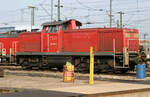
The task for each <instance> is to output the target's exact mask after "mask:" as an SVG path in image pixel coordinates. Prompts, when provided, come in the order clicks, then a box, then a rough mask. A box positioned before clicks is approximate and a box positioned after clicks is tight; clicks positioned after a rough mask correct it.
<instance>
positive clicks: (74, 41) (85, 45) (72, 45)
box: [64, 29, 99, 52]
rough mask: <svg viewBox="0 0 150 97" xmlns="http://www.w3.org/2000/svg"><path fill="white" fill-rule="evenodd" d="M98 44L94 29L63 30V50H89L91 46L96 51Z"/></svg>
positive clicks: (96, 32)
mask: <svg viewBox="0 0 150 97" xmlns="http://www.w3.org/2000/svg"><path fill="white" fill-rule="evenodd" d="M98 45H99V42H98V31H97V30H96V29H90V30H87V29H82V30H70V31H67V32H64V52H89V50H90V47H91V46H93V47H94V51H95V52H97V51H98Z"/></svg>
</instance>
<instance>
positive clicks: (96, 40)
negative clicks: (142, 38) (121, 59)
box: [64, 28, 139, 53]
mask: <svg viewBox="0 0 150 97" xmlns="http://www.w3.org/2000/svg"><path fill="white" fill-rule="evenodd" d="M91 46H93V47H94V50H95V52H104V53H105V52H114V50H115V52H116V53H122V52H123V50H124V48H129V51H135V52H136V51H138V50H139V38H138V31H137V30H135V29H134V30H131V29H126V28H125V29H118V28H111V29H110V28H96V29H81V30H68V31H64V51H65V52H89V48H90V47H91Z"/></svg>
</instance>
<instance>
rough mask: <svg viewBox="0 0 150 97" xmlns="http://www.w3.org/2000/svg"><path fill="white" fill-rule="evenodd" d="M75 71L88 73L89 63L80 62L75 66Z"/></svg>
mask: <svg viewBox="0 0 150 97" xmlns="http://www.w3.org/2000/svg"><path fill="white" fill-rule="evenodd" d="M75 71H76V72H81V73H89V64H88V63H80V64H78V65H77V66H76V67H75Z"/></svg>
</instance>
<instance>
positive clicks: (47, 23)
mask: <svg viewBox="0 0 150 97" xmlns="http://www.w3.org/2000/svg"><path fill="white" fill-rule="evenodd" d="M71 20H74V19H70V20H66V21H54V22H46V23H43V24H42V26H54V25H60V24H66V23H69V22H70V21H71ZM75 21H76V24H77V26H82V23H81V22H79V21H77V20H75Z"/></svg>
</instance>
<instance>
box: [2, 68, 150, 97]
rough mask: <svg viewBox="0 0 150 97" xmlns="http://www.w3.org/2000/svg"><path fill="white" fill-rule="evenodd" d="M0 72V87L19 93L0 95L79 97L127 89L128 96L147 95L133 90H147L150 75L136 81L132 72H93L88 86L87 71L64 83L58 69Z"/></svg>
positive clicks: (125, 90)
mask: <svg viewBox="0 0 150 97" xmlns="http://www.w3.org/2000/svg"><path fill="white" fill-rule="evenodd" d="M4 71H5V76H4V77H2V78H0V87H1V88H3V89H19V92H16V93H5V94H1V93H0V97H66V96H77V97H78V96H81V97H83V96H82V95H87V97H114V96H110V95H114V94H115V95H117V94H118V93H121V94H123V93H131V92H132V95H133V94H134V97H149V96H146V95H145V96H139V94H138V96H135V92H140V93H141V94H142V92H141V91H144V92H146V91H148V92H149V91H150V75H148V76H147V78H146V79H143V80H138V79H136V74H135V72H130V73H127V74H123V75H121V74H96V75H95V76H94V77H95V84H94V85H89V82H88V81H89V80H88V76H89V75H88V74H81V73H76V74H75V82H74V83H64V82H63V79H62V78H63V76H62V72H58V71H31V70H30V71H27V70H15V69H12V70H10V69H5V70H4ZM139 90H140V91H139ZM123 91H124V92H123ZM115 92H116V93H115ZM122 92H123V93H122ZM148 92H146V93H148ZM91 94H92V95H91ZM93 94H94V96H93ZM108 94H109V96H108ZM121 94H120V95H121ZM90 95H91V96H90ZM96 95H105V96H96ZM126 95H127V94H126ZM128 95H129V94H128ZM143 95H144V94H143ZM147 95H148V94H147ZM85 97H86V96H85ZM115 97H122V96H115ZM123 97H133V96H131V94H130V95H129V96H123Z"/></svg>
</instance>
